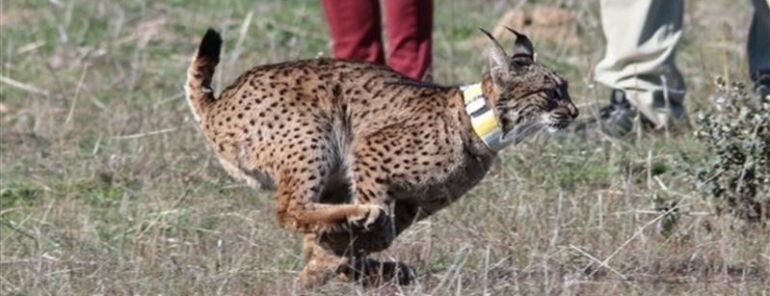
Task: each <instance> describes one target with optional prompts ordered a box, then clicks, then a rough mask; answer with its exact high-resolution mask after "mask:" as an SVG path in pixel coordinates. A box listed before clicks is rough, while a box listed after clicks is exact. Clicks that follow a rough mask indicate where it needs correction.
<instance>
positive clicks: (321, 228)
mask: <svg viewBox="0 0 770 296" xmlns="http://www.w3.org/2000/svg"><path fill="white" fill-rule="evenodd" d="M319 150H320V149H319ZM323 152H324V151H316V152H315V153H308V154H289V155H288V156H287V161H286V162H284V163H283V168H282V169H281V170H280V171H279V173H278V188H277V192H276V194H277V199H278V204H277V211H278V221H279V223H280V224H281V225H282V226H283V227H285V228H288V229H291V230H294V231H298V232H303V233H327V232H337V231H342V230H343V227H344V224H345V221H346V220H349V219H362V218H363V219H366V218H367V217H369V216H375V217H376V216H377V213H378V212H379V210H380V209H379V207H377V206H374V205H367V204H321V203H318V201H319V199H320V196H321V194H322V191H323V189H324V186H325V185H326V182H327V181H328V178H329V174H330V171H331V167H332V164H331V162H330V160H329V159H330V158H331V157H328V156H325V154H324V153H323ZM297 155H299V156H297ZM305 155H311V156H305ZM293 158H297V159H296V160H297V161H294V162H290V161H291V160H294V159H293ZM351 217H354V218H351Z"/></svg>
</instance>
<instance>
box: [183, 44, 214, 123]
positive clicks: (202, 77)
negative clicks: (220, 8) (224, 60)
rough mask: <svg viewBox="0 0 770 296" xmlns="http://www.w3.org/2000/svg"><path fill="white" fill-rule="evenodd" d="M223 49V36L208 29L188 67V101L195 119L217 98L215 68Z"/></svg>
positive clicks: (201, 116) (200, 116)
mask: <svg viewBox="0 0 770 296" xmlns="http://www.w3.org/2000/svg"><path fill="white" fill-rule="evenodd" d="M221 51H222V36H220V35H219V33H217V31H214V29H208V31H206V35H203V39H202V40H201V44H200V46H198V53H197V54H195V57H194V58H193V61H192V63H191V64H190V67H189V68H188V69H187V84H186V85H185V88H186V90H187V101H188V102H189V103H190V106H191V107H192V109H193V114H195V119H196V120H198V121H200V119H201V118H203V115H204V114H206V111H207V109H208V106H209V105H210V104H211V103H212V102H213V101H214V100H216V98H215V97H214V90H213V89H212V88H211V79H212V77H213V76H214V69H216V67H217V64H219V54H220V53H221Z"/></svg>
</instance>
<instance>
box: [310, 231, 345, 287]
mask: <svg viewBox="0 0 770 296" xmlns="http://www.w3.org/2000/svg"><path fill="white" fill-rule="evenodd" d="M315 240H316V235H315V234H306V235H305V240H304V245H303V248H304V255H305V262H306V265H305V268H304V269H303V270H302V272H301V273H300V274H299V278H298V281H299V284H300V285H302V286H303V287H304V288H312V287H318V286H321V285H323V284H325V283H326V282H327V281H329V279H331V278H332V277H334V276H335V275H338V270H339V269H340V267H341V266H344V265H346V264H347V263H348V258H346V257H341V256H336V255H334V254H332V253H331V252H329V251H327V250H325V249H324V248H322V247H320V246H318V245H317V244H316V242H315ZM340 279H342V280H346V279H347V278H346V277H344V276H343V277H340Z"/></svg>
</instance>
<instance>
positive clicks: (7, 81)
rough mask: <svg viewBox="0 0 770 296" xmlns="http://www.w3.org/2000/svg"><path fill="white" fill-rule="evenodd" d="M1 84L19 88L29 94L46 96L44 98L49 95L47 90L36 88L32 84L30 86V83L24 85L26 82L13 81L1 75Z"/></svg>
mask: <svg viewBox="0 0 770 296" xmlns="http://www.w3.org/2000/svg"><path fill="white" fill-rule="evenodd" d="M0 82H2V83H5V84H8V85H10V86H13V87H15V88H18V89H21V90H24V91H27V92H31V93H35V94H41V95H44V96H47V95H48V91H47V90H44V89H41V88H38V87H36V86H34V85H31V84H28V83H24V82H20V81H16V80H13V79H11V78H8V77H5V76H3V75H0Z"/></svg>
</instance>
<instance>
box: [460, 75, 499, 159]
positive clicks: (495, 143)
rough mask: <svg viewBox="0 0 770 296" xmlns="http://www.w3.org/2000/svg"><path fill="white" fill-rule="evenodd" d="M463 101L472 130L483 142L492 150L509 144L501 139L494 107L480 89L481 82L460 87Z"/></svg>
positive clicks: (497, 149)
mask: <svg viewBox="0 0 770 296" xmlns="http://www.w3.org/2000/svg"><path fill="white" fill-rule="evenodd" d="M460 90H462V92H463V100H464V101H465V112H467V113H468V116H469V117H470V119H471V125H472V126H473V131H475V132H476V134H477V135H478V136H479V138H481V140H482V141H483V142H484V144H486V145H487V147H489V149H491V150H493V151H500V150H501V149H503V148H505V146H508V144H510V143H509V142H506V141H503V131H502V129H501V128H500V121H499V120H498V119H497V114H495V110H494V108H492V106H490V105H489V102H487V98H486V97H484V92H483V91H482V89H481V83H476V84H471V85H466V86H462V87H460Z"/></svg>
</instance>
